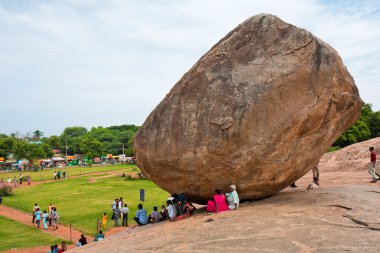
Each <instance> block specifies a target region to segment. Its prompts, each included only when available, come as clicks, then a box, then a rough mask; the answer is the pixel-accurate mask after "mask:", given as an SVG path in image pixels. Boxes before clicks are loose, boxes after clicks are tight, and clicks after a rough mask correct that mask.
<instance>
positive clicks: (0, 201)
mask: <svg viewBox="0 0 380 253" xmlns="http://www.w3.org/2000/svg"><path fill="white" fill-rule="evenodd" d="M2 203H3V194H1V193H0V206H1V204H2Z"/></svg>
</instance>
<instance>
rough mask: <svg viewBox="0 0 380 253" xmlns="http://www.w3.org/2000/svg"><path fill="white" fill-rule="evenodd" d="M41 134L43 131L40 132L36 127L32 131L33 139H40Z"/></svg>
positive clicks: (42, 134)
mask: <svg viewBox="0 0 380 253" xmlns="http://www.w3.org/2000/svg"><path fill="white" fill-rule="evenodd" d="M42 136H44V132H42V131H40V130H38V129H37V130H36V131H34V132H33V139H35V140H39V139H41V137H42Z"/></svg>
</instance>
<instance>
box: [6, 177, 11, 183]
mask: <svg viewBox="0 0 380 253" xmlns="http://www.w3.org/2000/svg"><path fill="white" fill-rule="evenodd" d="M11 182H12V180H11V178H10V177H8V179H7V183H8V185H11Z"/></svg>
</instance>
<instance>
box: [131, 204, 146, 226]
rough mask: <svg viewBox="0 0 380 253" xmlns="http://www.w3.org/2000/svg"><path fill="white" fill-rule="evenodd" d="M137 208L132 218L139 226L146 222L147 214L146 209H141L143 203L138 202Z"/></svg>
mask: <svg viewBox="0 0 380 253" xmlns="http://www.w3.org/2000/svg"><path fill="white" fill-rule="evenodd" d="M137 208H138V209H139V210H138V211H137V212H136V216H135V218H134V220H135V221H136V222H137V224H139V225H140V226H142V225H145V224H147V223H148V216H147V215H146V210H145V209H143V205H142V204H139V205H138V206H137Z"/></svg>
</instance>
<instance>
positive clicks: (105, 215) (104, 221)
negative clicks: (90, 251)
mask: <svg viewBox="0 0 380 253" xmlns="http://www.w3.org/2000/svg"><path fill="white" fill-rule="evenodd" d="M103 228H104V229H106V228H107V213H104V214H103Z"/></svg>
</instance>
